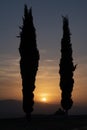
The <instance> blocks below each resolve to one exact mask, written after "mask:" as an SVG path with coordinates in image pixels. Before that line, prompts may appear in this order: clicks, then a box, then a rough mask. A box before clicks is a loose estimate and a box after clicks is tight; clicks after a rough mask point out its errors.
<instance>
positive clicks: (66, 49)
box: [59, 17, 76, 114]
mask: <svg viewBox="0 0 87 130" xmlns="http://www.w3.org/2000/svg"><path fill="white" fill-rule="evenodd" d="M70 36H71V34H70V30H69V21H68V18H67V17H63V38H62V40H61V59H60V65H59V66H60V70H59V73H60V88H61V91H62V93H61V98H62V99H61V106H62V108H63V109H64V111H65V112H66V113H67V114H68V110H69V109H70V108H71V107H72V104H73V101H72V90H73V84H74V79H73V72H74V71H75V69H76V65H74V64H73V58H72V44H71V40H70V39H71V37H70Z"/></svg>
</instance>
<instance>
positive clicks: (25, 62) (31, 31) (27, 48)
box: [19, 5, 39, 119]
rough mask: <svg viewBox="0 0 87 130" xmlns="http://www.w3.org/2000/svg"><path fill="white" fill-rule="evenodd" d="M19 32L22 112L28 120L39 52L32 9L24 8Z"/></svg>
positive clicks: (31, 106) (31, 109)
mask: <svg viewBox="0 0 87 130" xmlns="http://www.w3.org/2000/svg"><path fill="white" fill-rule="evenodd" d="M19 28H20V29H21V32H20V36H19V37H20V46H19V53H20V57H21V59H20V73H21V77H22V86H23V89H22V92H23V110H24V112H25V113H26V117H27V119H30V117H31V112H32V111H33V105H34V99H33V98H34V94H33V91H34V89H35V76H36V73H37V70H38V63H39V51H38V49H37V44H36V33H35V28H34V25H33V17H32V9H31V8H30V9H29V10H28V8H27V5H25V6H24V17H23V25H22V27H19Z"/></svg>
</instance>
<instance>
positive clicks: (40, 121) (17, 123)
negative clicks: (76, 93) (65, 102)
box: [0, 115, 87, 130]
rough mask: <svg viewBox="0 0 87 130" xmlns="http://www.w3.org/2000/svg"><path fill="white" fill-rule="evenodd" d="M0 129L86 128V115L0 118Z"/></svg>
mask: <svg viewBox="0 0 87 130" xmlns="http://www.w3.org/2000/svg"><path fill="white" fill-rule="evenodd" d="M0 130H87V116H86V115H84V116H83V115H81V116H68V117H59V116H39V115H36V116H32V120H31V122H27V121H26V119H25V118H16V119H0Z"/></svg>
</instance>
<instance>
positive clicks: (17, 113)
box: [0, 100, 87, 118]
mask: <svg viewBox="0 0 87 130" xmlns="http://www.w3.org/2000/svg"><path fill="white" fill-rule="evenodd" d="M58 109H59V104H48V103H40V102H35V104H34V111H33V112H32V114H41V115H43V114H54V113H55V112H56V111H57V110H58ZM69 113H70V114H74V115H80V114H87V106H86V105H79V104H76V105H73V107H72V109H71V110H70V111H69ZM23 116H25V113H24V112H23V109H22V101H18V100H0V118H12V117H23Z"/></svg>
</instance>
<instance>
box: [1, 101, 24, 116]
mask: <svg viewBox="0 0 87 130" xmlns="http://www.w3.org/2000/svg"><path fill="white" fill-rule="evenodd" d="M23 115H24V113H23V110H22V102H21V101H18V100H0V118H10V117H19V116H23Z"/></svg>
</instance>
